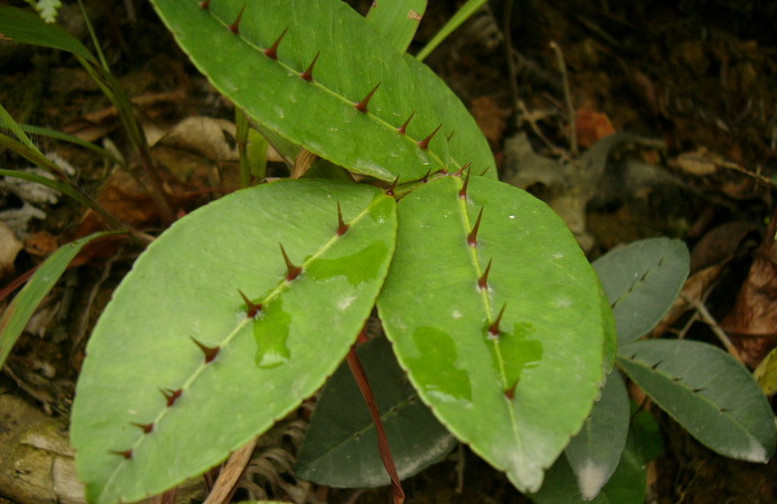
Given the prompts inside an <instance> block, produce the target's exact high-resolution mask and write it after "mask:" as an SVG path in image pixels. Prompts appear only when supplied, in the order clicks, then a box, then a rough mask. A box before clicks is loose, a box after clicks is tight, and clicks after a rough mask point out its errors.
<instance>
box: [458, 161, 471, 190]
mask: <svg viewBox="0 0 777 504" xmlns="http://www.w3.org/2000/svg"><path fill="white" fill-rule="evenodd" d="M468 166H469V163H468V164H465V165H464V166H462V167H461V170H459V172H463V171H464V169H465V168H467V167H468ZM471 171H472V170H467V178H465V179H464V184H463V185H462V186H461V189H460V190H459V198H461V199H467V188H468V187H469V174H470V172H471ZM459 176H461V173H459Z"/></svg>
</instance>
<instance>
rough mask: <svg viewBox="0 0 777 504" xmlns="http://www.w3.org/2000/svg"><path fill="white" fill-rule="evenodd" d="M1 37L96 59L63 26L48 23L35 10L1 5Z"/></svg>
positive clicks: (86, 58)
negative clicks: (30, 10)
mask: <svg viewBox="0 0 777 504" xmlns="http://www.w3.org/2000/svg"><path fill="white" fill-rule="evenodd" d="M0 39H10V40H11V41H13V42H18V43H20V44H34V45H37V46H43V47H51V48H53V49H60V50H62V51H67V52H70V53H73V54H75V55H76V56H79V57H81V58H84V59H85V60H90V61H95V59H94V56H92V53H91V52H89V49H87V48H86V46H84V45H83V44H82V43H81V42H79V41H78V39H77V38H75V37H74V36H72V35H71V34H69V33H68V32H67V31H65V29H64V28H62V27H61V26H59V25H55V24H47V23H46V22H45V21H43V20H42V19H41V18H40V17H38V15H37V14H35V13H34V12H29V11H25V10H22V9H17V8H15V7H9V6H7V5H0Z"/></svg>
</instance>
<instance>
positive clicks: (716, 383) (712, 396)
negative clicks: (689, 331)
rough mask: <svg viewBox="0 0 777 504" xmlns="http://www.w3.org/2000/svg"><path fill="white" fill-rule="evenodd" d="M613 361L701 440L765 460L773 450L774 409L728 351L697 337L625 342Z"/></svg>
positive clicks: (775, 438)
mask: <svg viewBox="0 0 777 504" xmlns="http://www.w3.org/2000/svg"><path fill="white" fill-rule="evenodd" d="M618 364H619V365H620V367H621V368H622V369H623V370H624V371H625V372H626V374H627V375H628V376H629V378H631V379H632V380H634V382H636V383H637V385H639V386H640V387H641V388H642V389H643V390H644V391H645V393H646V394H647V395H649V396H650V397H651V398H652V399H653V400H654V401H655V402H656V404H658V406H660V407H661V408H662V409H663V410H664V411H666V412H667V413H669V415H671V416H672V418H674V419H675V420H677V422H678V423H680V425H682V426H683V427H684V428H685V429H686V430H687V431H688V432H690V433H691V434H692V435H693V436H694V437H695V438H696V439H698V440H699V441H700V442H701V443H702V444H704V445H706V446H707V447H709V448H710V449H712V450H714V451H716V452H718V453H720V454H722V455H726V456H728V457H732V458H736V459H741V460H747V461H750V462H766V461H767V460H769V458H770V457H771V456H772V454H773V453H774V447H775V443H777V430H776V429H775V425H774V414H773V413H772V410H771V408H770V407H769V404H768V402H767V401H766V398H765V397H764V395H763V394H762V393H761V390H760V388H759V387H758V384H757V383H756V382H755V380H754V379H753V377H752V375H751V374H750V373H749V372H748V371H747V369H745V368H744V367H743V366H742V365H741V364H740V363H739V362H737V361H736V360H735V359H734V358H733V357H732V356H730V355H729V354H727V353H725V352H723V351H722V350H720V349H718V348H716V347H714V346H712V345H709V344H706V343H699V342H696V341H686V340H675V341H672V340H648V341H636V342H633V343H630V344H628V345H624V346H622V347H621V348H620V350H619V352H618Z"/></svg>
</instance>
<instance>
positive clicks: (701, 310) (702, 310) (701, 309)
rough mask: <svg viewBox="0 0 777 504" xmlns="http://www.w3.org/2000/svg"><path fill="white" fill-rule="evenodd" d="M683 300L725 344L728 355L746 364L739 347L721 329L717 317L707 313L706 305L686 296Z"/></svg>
mask: <svg viewBox="0 0 777 504" xmlns="http://www.w3.org/2000/svg"><path fill="white" fill-rule="evenodd" d="M683 299H684V300H685V301H686V302H687V303H689V304H690V305H691V306H693V308H694V309H695V310H696V312H697V313H698V314H699V317H701V320H702V322H704V323H705V324H707V325H708V326H709V327H710V329H711V330H712V332H713V333H714V334H715V336H717V337H718V339H719V340H720V342H721V343H723V346H724V347H726V350H727V351H728V353H730V354H731V355H733V356H734V358H735V359H736V360H738V361H739V362H743V363H744V361H743V360H742V357H741V356H740V355H739V350H737V347H736V346H734V344H733V343H732V342H731V340H730V339H729V337H728V335H727V334H726V332H725V331H724V330H723V329H721V328H720V326H719V325H718V323H717V321H716V320H715V317H713V316H712V315H711V314H710V312H709V311H707V307H706V306H704V303H701V302H700V301H698V300H696V299H691V298H689V297H686V296H683Z"/></svg>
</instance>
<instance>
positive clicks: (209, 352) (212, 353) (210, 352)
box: [190, 336, 221, 364]
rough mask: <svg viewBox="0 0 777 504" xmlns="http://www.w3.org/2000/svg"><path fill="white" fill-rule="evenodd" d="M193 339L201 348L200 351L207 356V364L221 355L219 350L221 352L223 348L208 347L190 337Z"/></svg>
mask: <svg viewBox="0 0 777 504" xmlns="http://www.w3.org/2000/svg"><path fill="white" fill-rule="evenodd" d="M190 338H192V341H193V342H194V344H195V345H197V347H199V349H200V350H202V353H203V354H205V364H210V363H211V362H212V361H213V359H215V358H216V356H217V355H218V354H219V350H221V347H217V346H215V347H209V346H207V345H203V344H202V343H200V342H199V341H197V340H196V339H194V338H193V337H191V336H190Z"/></svg>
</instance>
